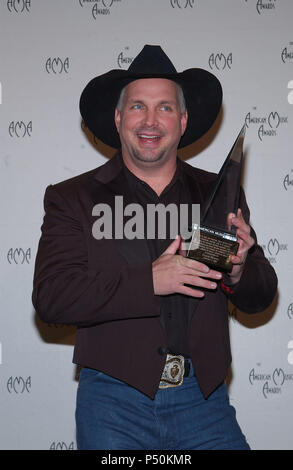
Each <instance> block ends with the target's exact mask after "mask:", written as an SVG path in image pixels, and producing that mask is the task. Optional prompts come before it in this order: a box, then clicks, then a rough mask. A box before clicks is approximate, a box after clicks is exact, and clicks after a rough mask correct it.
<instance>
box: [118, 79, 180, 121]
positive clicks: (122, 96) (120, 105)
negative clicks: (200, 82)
mask: <svg viewBox="0 0 293 470" xmlns="http://www.w3.org/2000/svg"><path fill="white" fill-rule="evenodd" d="M174 83H175V85H176V88H177V93H178V100H179V105H180V111H181V113H182V114H183V113H184V112H185V111H186V102H185V98H184V93H183V89H182V86H181V85H179V83H177V82H174ZM126 87H127V85H125V87H123V88H122V90H121V92H120V95H119V98H118V101H117V105H116V108H117V109H118V111H121V109H122V105H123V98H124V94H125V89H126Z"/></svg>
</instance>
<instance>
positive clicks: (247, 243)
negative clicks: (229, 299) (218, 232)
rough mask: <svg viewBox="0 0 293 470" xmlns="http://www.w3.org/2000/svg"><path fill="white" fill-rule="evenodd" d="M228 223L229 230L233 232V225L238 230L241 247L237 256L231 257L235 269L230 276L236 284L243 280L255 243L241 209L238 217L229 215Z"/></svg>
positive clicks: (237, 234)
mask: <svg viewBox="0 0 293 470" xmlns="http://www.w3.org/2000/svg"><path fill="white" fill-rule="evenodd" d="M227 221H228V229H229V230H231V226H232V225H234V226H235V227H236V228H237V230H236V236H237V239H238V243H239V247H238V251H237V255H236V256H231V262H232V264H233V268H232V271H231V273H230V275H229V277H230V279H231V283H232V284H236V283H237V282H239V280H240V278H241V275H242V272H243V269H244V264H245V260H246V257H247V253H248V250H249V249H250V248H251V247H252V246H253V245H254V243H255V241H254V239H253V238H252V237H251V236H250V231H251V228H250V226H249V225H247V223H246V222H245V220H244V219H243V216H242V211H241V209H238V211H237V216H235V214H232V213H230V214H228V219H227Z"/></svg>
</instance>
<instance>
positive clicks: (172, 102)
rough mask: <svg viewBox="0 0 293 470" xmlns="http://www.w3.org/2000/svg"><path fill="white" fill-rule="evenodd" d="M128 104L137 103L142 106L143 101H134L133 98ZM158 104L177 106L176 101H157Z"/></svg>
mask: <svg viewBox="0 0 293 470" xmlns="http://www.w3.org/2000/svg"><path fill="white" fill-rule="evenodd" d="M128 101H129V103H138V104H144V103H145V102H144V101H143V100H140V99H135V98H130V99H129V100H128ZM158 104H175V105H176V104H177V101H176V100H162V101H159V103H158Z"/></svg>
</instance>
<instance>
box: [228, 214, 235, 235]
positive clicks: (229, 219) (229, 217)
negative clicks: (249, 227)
mask: <svg viewBox="0 0 293 470" xmlns="http://www.w3.org/2000/svg"><path fill="white" fill-rule="evenodd" d="M235 217H236V215H235V214H234V213H233V212H230V213H229V214H228V216H227V227H228V230H229V231H230V230H231V227H232V225H233V224H232V219H233V218H235Z"/></svg>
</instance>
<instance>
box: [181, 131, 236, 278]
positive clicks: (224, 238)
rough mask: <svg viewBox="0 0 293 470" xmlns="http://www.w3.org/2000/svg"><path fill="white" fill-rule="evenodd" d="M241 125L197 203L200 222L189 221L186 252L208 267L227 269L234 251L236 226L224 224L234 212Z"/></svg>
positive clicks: (219, 269)
mask: <svg viewBox="0 0 293 470" xmlns="http://www.w3.org/2000/svg"><path fill="white" fill-rule="evenodd" d="M244 136H245V126H243V128H242V129H241V131H240V133H239V135H238V137H237V139H236V141H235V143H234V145H233V147H232V149H231V150H230V152H229V155H228V157H227V158H226V160H225V162H224V164H223V166H222V168H221V169H220V172H219V173H218V176H217V178H216V181H215V184H214V186H213V188H212V190H211V192H210V194H209V196H208V198H207V199H206V201H205V202H204V204H203V205H202V206H201V216H200V225H199V224H193V226H192V236H191V242H190V244H189V247H188V250H187V254H186V256H187V257H188V258H192V259H195V260H197V261H200V262H201V263H204V264H206V265H208V266H209V267H210V268H212V269H216V270H218V271H222V272H226V273H229V272H231V270H232V262H231V256H232V255H236V253H237V250H238V242H237V237H236V228H235V227H233V226H232V227H231V228H230V229H229V228H228V226H227V216H228V214H229V213H230V212H233V213H234V214H237V209H238V203H239V193H240V178H241V168H242V157H243V142H244Z"/></svg>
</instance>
